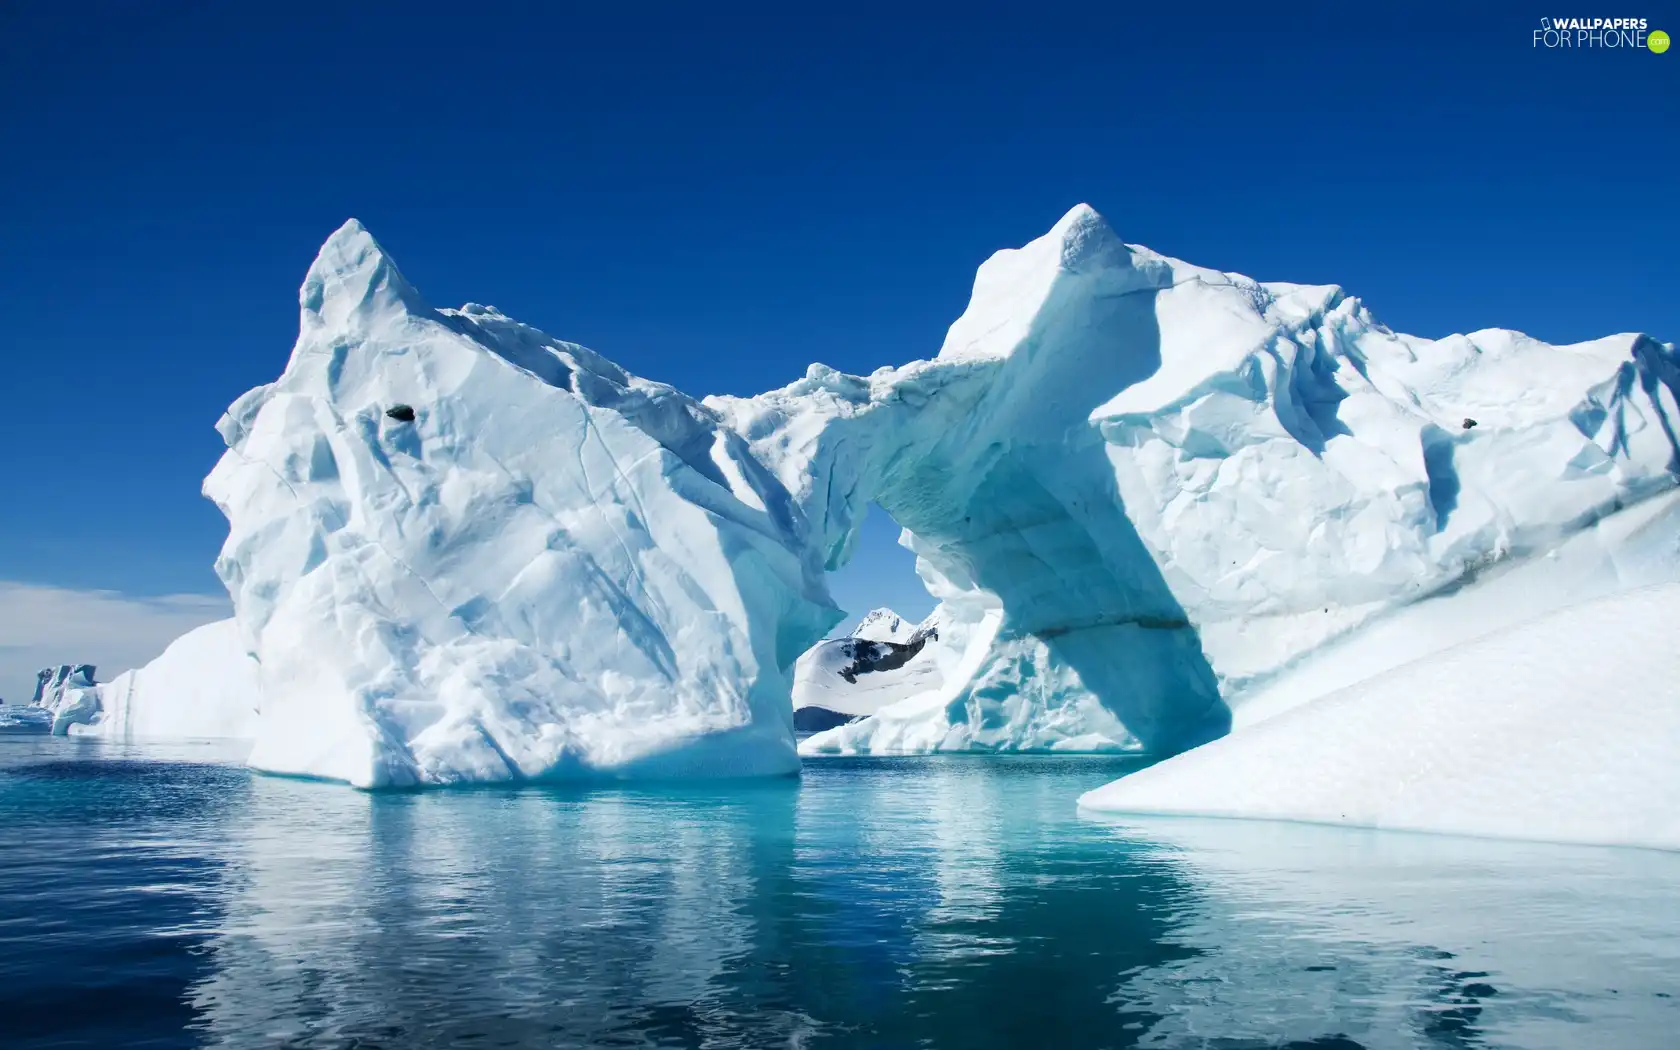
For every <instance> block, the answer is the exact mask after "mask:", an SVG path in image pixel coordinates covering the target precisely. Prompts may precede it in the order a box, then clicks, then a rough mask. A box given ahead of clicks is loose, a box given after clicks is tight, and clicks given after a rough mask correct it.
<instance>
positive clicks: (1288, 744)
mask: <svg viewBox="0 0 1680 1050" xmlns="http://www.w3.org/2000/svg"><path fill="white" fill-rule="evenodd" d="M1677 620H1680V584H1665V585H1662V586H1659V587H1653V588H1645V589H1640V590H1635V591H1630V592H1626V593H1623V594H1618V595H1612V596H1610V597H1605V598H1599V599H1596V600H1593V601H1590V602H1586V603H1583V604H1580V605H1575V606H1571V607H1568V608H1565V609H1562V610H1559V611H1556V612H1552V613H1550V614H1548V615H1546V616H1544V617H1542V618H1540V619H1538V620H1535V621H1531V622H1529V623H1526V624H1522V625H1519V626H1516V627H1512V628H1507V629H1505V630H1502V631H1499V632H1496V633H1494V634H1491V635H1489V636H1487V637H1484V638H1480V639H1478V640H1476V641H1473V642H1469V643H1466V644H1464V645H1460V646H1457V647H1455V648H1451V649H1448V650H1446V651H1445V652H1441V653H1437V654H1433V655H1431V656H1430V657H1428V658H1426V659H1422V660H1418V661H1414V662H1412V663H1410V664H1407V665H1405V666H1404V667H1402V668H1399V669H1397V670H1395V671H1393V672H1391V673H1388V674H1385V675H1381V676H1378V677H1376V678H1371V679H1368V680H1367V681H1364V682H1362V683H1359V684H1357V685H1354V686H1351V687H1349V688H1346V689H1343V690H1341V691H1339V692H1336V693H1333V694H1331V695H1329V696H1325V697H1322V698H1320V699H1318V700H1315V701H1313V702H1312V703H1310V704H1307V705H1305V706H1303V707H1299V708H1297V709H1296V710H1293V711H1290V712H1287V713H1284V714H1281V715H1278V716H1276V717H1274V718H1271V719H1268V720H1266V721H1264V722H1261V723H1259V724H1257V725H1253V726H1250V727H1248V728H1245V729H1241V730H1239V731H1237V732H1235V733H1233V734H1231V735H1230V736H1228V737H1225V738H1224V739H1221V740H1216V741H1214V742H1212V743H1209V744H1205V745H1203V746H1201V747H1199V748H1196V749H1195V750H1193V751H1188V752H1186V753H1184V754H1181V755H1178V756H1176V757H1174V758H1170V759H1168V760H1166V761H1165V762H1162V763H1159V764H1157V765H1155V766H1151V767H1149V768H1147V769H1144V770H1142V771H1140V772H1137V773H1133V774H1131V775H1129V776H1126V777H1123V778H1121V779H1120V780H1117V781H1115V782H1113V783H1111V784H1108V785H1105V786H1104V787H1101V788H1098V789H1096V790H1095V791H1091V792H1088V793H1087V794H1085V795H1084V796H1083V797H1081V798H1080V800H1079V804H1080V806H1082V807H1084V808H1086V809H1090V810H1096V811H1104V812H1110V813H1160V814H1185V815H1198V816H1216V817H1257V818H1270V819H1283V820H1298V821H1309V822H1314V823H1326V824H1351V825H1361V826H1368V827H1373V828H1382V829H1389V830H1410V831H1431V832H1449V833H1458V834H1469V835H1483V836H1492V837H1500V838H1522V839H1543V840H1546V841H1553V842H1573V843H1586V844H1596V845H1617V846H1647V847H1655V848H1659V849H1673V850H1680V777H1676V776H1675V758H1676V756H1677V755H1680V647H1677V646H1675V644H1674V624H1675V623H1676V622H1677Z"/></svg>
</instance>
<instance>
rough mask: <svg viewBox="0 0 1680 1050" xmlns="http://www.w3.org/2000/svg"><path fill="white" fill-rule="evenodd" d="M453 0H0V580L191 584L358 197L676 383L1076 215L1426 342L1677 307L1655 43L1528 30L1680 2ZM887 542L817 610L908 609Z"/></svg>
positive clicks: (910, 293)
mask: <svg viewBox="0 0 1680 1050" xmlns="http://www.w3.org/2000/svg"><path fill="white" fill-rule="evenodd" d="M453 6H454V7H455V9H454V10H453V11H450V12H447V13H444V12H439V13H429V12H428V11H426V10H422V9H418V8H417V7H416V6H415V5H406V4H405V5H396V4H382V3H368V2H357V3H353V4H343V5H315V6H313V7H312V6H310V5H304V6H301V7H300V6H297V5H292V6H287V7H279V6H275V5H263V4H219V3H218V4H211V3H204V4H181V3H168V2H164V3H156V4H140V3H126V2H124V3H116V2H111V3H92V4H88V3H81V4H70V3H50V4H49V3H45V2H37V0H12V2H8V3H6V4H4V5H3V6H0V39H3V43H0V47H3V49H4V52H3V54H0V100H3V102H4V106H3V109H0V122H3V124H0V128H3V140H0V141H3V143H4V152H3V154H0V200H3V201H4V206H3V214H0V246H3V249H4V250H3V251H0V305H3V306H4V308H5V314H6V325H5V334H4V336H3V339H4V342H5V345H4V348H3V350H0V392H3V394H4V406H3V407H4V411H0V442H3V446H0V447H3V448H4V453H3V455H4V466H5V470H4V482H5V483H4V486H3V489H0V493H3V495H0V499H3V500H4V506H3V507H0V581H23V582H29V583H38V584H47V585H51V586H54V587H59V588H106V589H112V590H116V591H120V592H122V593H123V594H126V595H133V596H145V595H158V594H166V593H175V592H203V593H212V592H216V591H218V590H219V585H218V583H217V581H216V579H215V577H214V575H213V574H212V572H211V570H210V562H211V560H212V558H213V557H214V555H215V552H216V550H217V548H218V546H219V545H220V543H221V539H222V535H223V525H222V521H221V518H220V516H219V514H218V513H217V512H216V510H215V509H214V508H213V507H212V506H211V505H210V504H208V503H207V502H205V501H204V500H202V499H201V498H200V497H199V495H198V487H199V482H200V479H201V478H202V477H203V475H204V474H205V472H206V471H207V470H208V469H209V467H210V466H211V464H212V463H213V462H214V461H215V459H216V457H217V455H218V454H219V451H220V442H219V439H218V438H217V436H216V434H215V432H214V431H213V429H212V426H213V424H214V422H215V420H216V418H217V416H218V415H219V413H220V411H221V409H222V408H223V407H224V406H225V405H226V404H227V403H228V402H229V401H231V400H232V399H233V398H234V397H235V396H236V395H238V394H239V393H240V392H241V391H243V390H245V389H246V388H248V387H250V386H253V385H255V384H258V383H261V382H265V381H268V380H270V379H272V378H274V377H275V376H276V375H277V374H278V372H279V370H280V369H281V367H282V366H283V364H284V361H285V358H286V355H287V351H288V349H289V348H290V345H291V342H292V340H293V338H294V335H295V326H296V294H295V293H296V287H297V285H298V283H299V281H300V279H301V278H302V275H303V272H304V270H305V268H306V266H307V265H308V263H309V261H310V259H311V257H312V255H313V253H314V251H315V249H316V247H317V246H318V245H319V243H320V241H321V240H322V239H323V238H324V237H325V236H326V235H327V234H328V233H329V232H331V230H332V229H333V228H334V227H336V226H337V225H338V224H339V223H340V222H342V221H343V220H344V219H345V218H346V217H347V216H351V215H354V216H356V217H358V218H360V219H362V220H363V221H364V222H365V223H367V224H368V226H369V227H370V228H371V229H372V230H373V232H374V233H375V234H376V235H377V236H378V237H379V238H380V240H381V241H382V242H383V243H384V244H385V246H386V247H387V248H388V249H389V250H390V251H391V252H392V254H393V255H394V256H395V257H396V258H397V260H398V261H399V263H400V264H401V265H402V267H403V268H404V270H405V272H406V273H407V274H408V276H409V277H410V278H411V279H412V280H413V281H414V282H415V283H416V284H417V285H418V286H419V287H420V289H421V290H422V291H423V292H424V293H425V294H426V296H427V297H428V298H429V299H430V300H431V301H432V302H434V303H437V304H440V305H454V304H459V303H461V302H464V301H477V302H488V303H493V304H495V305H496V306H498V307H500V308H502V309H503V310H505V311H506V312H508V313H510V314H512V315H513V316H516V317H518V318H520V319H522V320H525V321H527V322H530V323H532V324H535V325H538V326H540V327H542V328H544V329H546V330H548V331H550V332H552V333H554V334H556V335H559V336H562V337H564V338H568V339H574V340H577V341H579V342H583V343H586V344H588V345H590V346H592V347H594V348H596V349H598V350H600V351H602V352H603V353H605V354H607V355H608V356H609V357H612V358H614V359H615V360H617V361H619V362H620V363H622V364H623V365H625V366H626V367H628V368H630V369H631V370H632V371H635V372H637V373H640V374H642V375H645V376H649V377H651V378H655V379H660V380H664V381H667V382H670V383H673V384H675V385H677V386H678V387H680V388H682V389H683V390H686V391H688V392H690V393H693V394H696V395H699V394H705V393H712V392H732V393H752V392H756V391H759V390H762V389H765V388H768V387H771V386H775V385H780V384H782V383H785V382H788V381H790V380H792V379H794V378H796V377H797V376H799V375H800V374H801V373H802V372H803V370H804V368H805V365H806V364H807V363H808V362H810V361H813V360H820V361H823V362H825V363H827V364H830V365H833V366H836V367H839V368H843V369H846V370H848V371H854V372H867V371H869V370H871V369H873V368H876V367H878V366H880V365H883V364H891V363H901V362H904V361H906V360H909V359H912V358H916V357H925V356H927V355H929V354H931V353H933V352H934V351H935V350H936V349H937V347H938V345H939V342H940V340H941V338H942V336H943V333H944V330H945V327H946V326H947V325H948V324H949V323H950V322H951V320H952V319H953V318H955V317H956V315H957V314H958V313H960V312H961V310H962V308H963V305H964V302H965V300H966V297H967V292H968V287H969V282H970V280H971V278H972V276H973V271H974V268H975V267H976V266H977V265H978V264H979V263H980V262H981V261H982V260H983V259H984V258H985V257H986V256H987V255H988V254H990V253H991V252H992V251H994V250H995V249H997V248H1000V247H1006V246H1014V245H1018V244H1020V243H1022V242H1024V241H1026V240H1028V239H1030V238H1032V237H1034V236H1036V235H1038V234H1039V233H1041V232H1043V231H1044V230H1045V229H1047V228H1048V227H1049V226H1050V225H1051V223H1053V222H1054V221H1055V220H1056V219H1057V218H1058V217H1059V216H1060V215H1061V214H1062V213H1063V212H1064V211H1065V210H1066V209H1067V208H1068V207H1070V206H1071V205H1073V204H1075V203H1077V202H1080V201H1089V202H1090V203H1092V204H1094V205H1095V206H1096V207H1097V208H1098V209H1099V210H1100V211H1102V212H1103V213H1104V214H1105V215H1107V216H1108V218H1109V220H1110V221H1111V222H1112V224H1113V225H1114V226H1115V228H1116V229H1117V230H1118V231H1119V232H1120V234H1121V235H1122V236H1123V237H1124V238H1126V239H1127V240H1130V241H1134V242H1139V243H1143V244H1147V245H1149V246H1151V247H1153V248H1155V249H1157V250H1159V251H1162V252H1165V253H1167V254H1170V255H1175V256H1178V257H1181V258H1185V259H1189V260H1191V261H1193V262H1196V263H1198V264H1201V265H1204V266H1213V267H1218V268H1222V269H1229V270H1236V271H1240V272H1243V273H1247V274H1250V275H1252V276H1255V277H1257V278H1260V279H1263V280H1293V281H1306V282H1336V283H1340V284H1342V285H1344V286H1345V287H1347V288H1348V289H1349V290H1351V291H1352V292H1353V293H1354V294H1358V295H1361V296H1363V297H1365V299H1366V300H1367V302H1368V303H1369V304H1371V306H1372V308H1373V309H1374V310H1375V311H1376V312H1377V314H1378V316H1379V317H1381V318H1383V319H1384V320H1385V321H1386V322H1388V323H1389V324H1390V325H1391V326H1393V327H1396V328H1399V329H1402V330H1406V331H1412V332H1416V333H1419V334H1423V335H1431V336H1435V335H1442V334H1446V333H1447V332H1450V331H1458V330H1466V329H1473V328H1480V327H1490V326H1505V327H1514V328H1521V329H1524V330H1526V331H1529V332H1531V333H1533V334H1535V335H1537V336H1539V337H1541V338H1544V339H1546V340H1549V341H1554V342H1557V341H1569V340H1577V339H1584V338H1589V337H1594V336H1597V335H1601V334H1606V333H1609V332H1613V331H1624V330H1635V329H1637V330H1645V331H1649V332H1651V333H1653V334H1655V335H1656V336H1658V337H1659V338H1662V339H1667V340H1673V339H1676V338H1680V305H1677V304H1680V294H1677V292H1676V289H1677V288H1680V263H1677V262H1676V252H1675V243H1676V242H1675V233H1674V228H1675V227H1674V224H1675V213H1676V210H1677V204H1680V192H1677V190H1680V175H1677V173H1680V164H1677V160H1680V156H1677V152H1680V149H1677V146H1676V129H1677V128H1680V120H1677V117H1680V51H1671V52H1670V53H1668V54H1666V55H1654V54H1651V53H1650V52H1647V51H1640V52H1628V51H1575V50H1571V51H1564V52H1558V51H1542V50H1535V49H1534V48H1533V47H1532V44H1531V31H1532V30H1533V29H1534V28H1536V26H1537V25H1538V22H1539V18H1540V17H1541V16H1542V15H1574V16H1580V15H1593V14H1598V15H1605V14H1607V13H1608V14H1618V15H1643V16H1645V17H1647V18H1649V19H1650V20H1651V25H1652V28H1667V29H1668V30H1670V31H1671V32H1680V17H1677V12H1680V7H1677V5H1676V4H1675V3H1673V2H1669V3H1666V4H1662V5H1657V4H1650V5H1644V4H1642V5H1638V6H1639V7H1640V9H1639V10H1637V11H1635V10H1631V9H1630V10H1627V11H1622V10H1617V11H1613V12H1607V11H1606V10H1585V9H1581V8H1580V5H1578V4H1577V5H1573V6H1568V5H1551V4H1543V3H1538V2H1536V3H1532V4H1525V5H1522V6H1520V7H1512V8H1509V9H1491V8H1484V6H1483V5H1480V4H1472V3H1459V4H1456V5H1453V6H1451V7H1442V8H1435V9H1431V8H1428V7H1423V6H1411V5H1408V6H1407V7H1405V8H1398V7H1396V8H1394V9H1391V10H1390V11H1386V12H1372V11H1370V10H1368V7H1369V6H1370V5H1364V4H1353V3H1349V4H1346V5H1344V6H1342V7H1339V8H1328V7H1326V8H1321V9H1319V10H1318V11H1317V12H1316V13H1313V12H1308V11H1298V10H1295V7H1294V5H1274V4H1264V5H1260V4H1245V5H1241V6H1233V7H1231V8H1230V9H1228V10H1223V9H1221V8H1220V7H1219V5H1205V4H1194V5H1192V4H1171V5H1160V6H1159V7H1158V9H1156V10H1151V11H1134V10H1133V8H1134V6H1136V5H1128V4H1116V3H1103V4H1098V5H1090V6H1088V7H1086V6H1077V5H1061V4H1057V3H1047V2H1034V3H1010V4H1006V5H989V4H988V5H971V6H968V7H967V8H966V9H964V10H961V11H952V10H949V9H948V8H947V9H945V10H942V12H941V13H940V14H938V15H932V14H929V15H920V14H917V13H916V5H913V4H903V3H897V4H891V5H880V6H863V5H854V4H846V5H828V6H821V7H818V6H814V5H804V4H782V5H778V7H777V9H775V10H773V11H771V10H749V9H746V8H732V7H730V6H727V5H721V6H720V5H699V4H687V5H682V6H681V7H672V8H667V9H660V8H657V7H652V6H643V5H592V9H591V10H589V11H587V12H581V11H577V10H570V9H575V8H578V7H581V5H535V4H518V5H509V6H502V5H499V4H496V3H488V2H487V3H476V4H472V5H470V6H466V7H462V6H460V5H453ZM944 6H945V5H942V7H944ZM1588 6H1589V7H1597V8H1602V7H1603V5H1588ZM562 7H564V8H567V9H569V10H565V11H562V10H561V8H562ZM1566 8H1567V9H1566ZM893 534H894V533H893V530H892V529H890V528H889V527H885V526H884V525H883V524H882V523H877V527H876V528H874V529H872V530H871V531H870V534H869V536H868V537H867V538H866V540H867V541H866V543H865V545H864V548H865V549H864V555H863V556H862V558H861V559H860V561H859V562H858V563H857V564H856V566H855V568H854V569H853V570H851V572H850V573H849V574H848V576H847V578H846V580H844V581H842V585H841V589H840V594H839V597H840V600H841V602H842V604H846V605H850V606H854V607H856V606H861V605H864V604H868V603H872V601H873V599H872V598H871V597H870V595H874V594H879V595H880V600H881V601H884V602H890V603H893V604H899V605H905V606H910V605H912V604H913V600H914V598H915V596H916V588H915V584H914V581H913V579H910V578H909V577H908V573H909V564H910V562H909V559H908V558H907V557H895V556H894V554H893V552H892V551H891V549H890V540H891V537H892V535H893ZM924 605H925V603H924ZM855 611H861V609H856V610H855ZM902 611H904V612H906V613H909V614H919V613H920V612H922V611H925V610H924V609H923V608H912V607H906V608H904V609H903V610H902ZM0 644H4V639H0ZM66 658H70V655H69V654H67V656H66Z"/></svg>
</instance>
